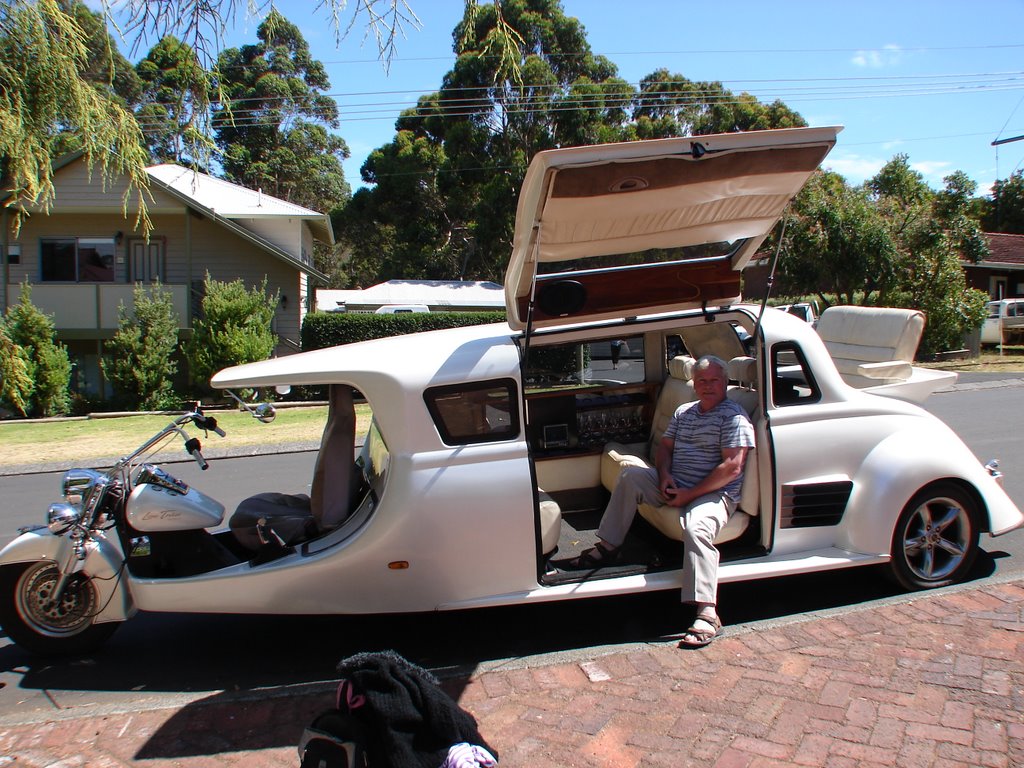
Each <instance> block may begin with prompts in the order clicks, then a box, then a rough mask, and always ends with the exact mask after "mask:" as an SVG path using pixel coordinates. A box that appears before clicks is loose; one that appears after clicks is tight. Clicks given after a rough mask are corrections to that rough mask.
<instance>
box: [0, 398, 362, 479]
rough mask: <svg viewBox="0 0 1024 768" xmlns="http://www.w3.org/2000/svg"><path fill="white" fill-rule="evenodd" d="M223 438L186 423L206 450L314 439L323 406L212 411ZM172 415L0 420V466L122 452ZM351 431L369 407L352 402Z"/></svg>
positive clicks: (171, 446) (173, 447)
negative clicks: (265, 417)
mask: <svg viewBox="0 0 1024 768" xmlns="http://www.w3.org/2000/svg"><path fill="white" fill-rule="evenodd" d="M211 414H212V415H213V416H215V417H216V419H217V424H218V426H219V427H220V428H221V429H223V430H224V431H225V432H227V437H223V438H222V437H218V436H217V435H215V434H213V433H210V435H209V436H207V437H204V436H203V433H202V431H200V430H196V429H195V427H193V426H191V425H190V426H189V427H186V431H188V432H189V434H191V435H196V436H198V437H199V439H200V440H202V442H203V449H204V452H205V453H212V451H213V450H214V449H217V448H237V447H243V446H248V445H283V444H288V443H301V442H318V441H319V440H320V435H321V433H322V432H323V429H324V423H325V421H326V419H327V407H326V406H310V407H302V408H279V409H278V411H277V418H276V419H274V421H273V423H271V424H261V423H260V422H258V421H256V420H255V419H254V418H252V417H251V416H250V415H249V414H247V413H240V412H238V411H214V412H211ZM172 418H173V416H171V415H168V416H148V415H146V416H122V417H115V418H92V419H54V420H52V421H41V422H40V421H37V422H31V423H26V422H19V421H0V466H5V465H6V466H9V465H12V464H33V463H36V462H50V461H54V462H67V463H68V464H69V465H70V464H71V463H73V462H74V461H76V460H79V459H90V458H97V457H114V456H122V455H124V454H126V453H128V452H130V451H132V450H134V449H135V448H136V447H137V446H138V445H140V444H141V443H142V442H143V441H145V440H146V439H147V438H149V437H152V436H153V435H155V434H156V433H157V432H159V431H160V430H161V429H162V428H163V427H164V426H166V425H167V423H168V422H170V421H171V420H172ZM356 418H357V422H356V431H357V433H358V434H365V432H366V430H367V429H368V428H369V424H370V408H369V406H367V405H358V406H356ZM167 450H168V451H169V452H170V453H172V454H180V455H184V449H183V447H182V443H181V440H180V439H178V438H173V439H172V440H171V441H170V442H169V443H168V444H167Z"/></svg>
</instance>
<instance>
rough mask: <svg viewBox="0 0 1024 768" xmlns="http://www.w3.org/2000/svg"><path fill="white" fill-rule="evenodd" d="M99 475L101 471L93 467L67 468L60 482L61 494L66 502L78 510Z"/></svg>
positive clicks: (91, 490) (101, 474)
mask: <svg viewBox="0 0 1024 768" xmlns="http://www.w3.org/2000/svg"><path fill="white" fill-rule="evenodd" d="M101 477H103V473H102V472H97V471H96V470H94V469H69V470H68V471H67V472H65V473H64V480H63V481H62V482H61V491H62V493H61V495H62V496H64V500H65V501H66V502H67V503H68V504H70V505H71V506H73V507H77V508H78V509H79V510H80V509H82V506H83V505H84V504H85V501H86V499H88V498H89V496H90V495H91V494H92V492H93V489H94V488H95V487H96V483H97V482H98V481H99V479H100V478H101Z"/></svg>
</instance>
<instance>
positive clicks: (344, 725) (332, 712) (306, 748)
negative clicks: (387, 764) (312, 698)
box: [299, 709, 370, 768]
mask: <svg viewBox="0 0 1024 768" xmlns="http://www.w3.org/2000/svg"><path fill="white" fill-rule="evenodd" d="M369 765H370V763H369V760H368V757H367V754H366V729H365V727H364V726H363V724H362V723H360V722H359V720H357V719H356V718H355V717H353V716H352V715H347V714H345V713H344V712H342V711H341V710H339V709H328V710H327V711H325V712H321V713H320V714H319V715H317V716H316V717H315V718H314V719H313V722H311V723H310V724H309V725H308V726H306V730H304V731H303V732H302V740H301V741H299V768H369Z"/></svg>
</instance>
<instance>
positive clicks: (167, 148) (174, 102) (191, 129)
mask: <svg viewBox="0 0 1024 768" xmlns="http://www.w3.org/2000/svg"><path fill="white" fill-rule="evenodd" d="M135 71H136V72H137V73H138V77H139V79H140V81H141V82H142V95H141V98H140V102H141V103H140V105H139V106H138V107H137V108H136V110H135V117H136V119H137V120H138V123H139V126H140V127H141V128H142V131H143V133H144V134H145V136H146V143H147V144H148V146H149V153H150V157H151V158H152V160H153V162H157V163H165V162H176V163H181V164H182V165H187V166H191V167H196V168H199V167H206V166H207V165H208V163H207V162H206V159H207V158H208V156H209V154H210V149H211V148H212V143H211V142H210V140H209V138H207V130H208V125H207V124H208V119H207V118H208V109H209V106H210V101H209V89H210V82H209V76H208V74H207V71H206V69H205V68H204V67H203V66H202V64H201V63H200V61H199V57H198V56H197V55H196V52H195V51H194V50H193V49H192V46H190V45H188V44H187V43H184V42H182V41H181V40H179V39H178V38H176V37H175V36H174V35H167V36H165V37H163V38H161V39H160V41H159V42H157V44H156V45H154V46H153V47H152V48H151V49H150V50H149V52H148V53H147V54H146V56H145V57H144V58H143V59H142V60H141V61H140V62H139V63H138V64H136V65H135Z"/></svg>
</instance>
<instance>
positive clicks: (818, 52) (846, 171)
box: [229, 0, 1024, 194]
mask: <svg viewBox="0 0 1024 768" xmlns="http://www.w3.org/2000/svg"><path fill="white" fill-rule="evenodd" d="M408 2H409V4H410V6H411V7H412V9H413V10H414V11H415V13H416V14H417V16H418V17H419V20H420V22H421V27H420V28H419V29H415V28H412V27H409V28H408V29H407V37H406V38H405V39H402V40H400V41H399V43H398V52H397V55H396V56H395V57H394V59H393V60H392V62H391V67H390V71H389V72H385V71H384V68H383V67H382V65H381V64H380V62H379V61H377V60H376V47H375V45H374V42H373V40H371V39H364V35H363V31H364V29H363V25H362V24H361V23H357V25H356V27H355V28H354V29H353V30H352V31H351V32H350V33H349V36H348V37H347V38H346V39H344V40H343V41H342V42H341V45H340V47H336V45H335V39H334V33H333V29H332V28H331V25H330V23H329V20H328V17H327V15H326V14H325V12H324V11H322V10H321V11H319V12H314V10H313V9H314V8H315V7H316V3H314V2H311V0H286V1H285V2H277V3H276V5H277V7H278V8H279V9H280V10H281V12H282V13H283V14H284V15H285V16H286V17H287V18H288V19H289V20H291V21H292V22H294V23H296V24H297V25H299V27H300V29H301V30H302V33H303V35H304V36H305V37H306V39H307V41H308V42H309V43H310V46H311V48H312V50H313V54H314V56H315V57H316V58H318V59H320V60H321V61H323V62H324V63H325V65H326V67H327V70H328V74H329V76H330V80H331V94H332V95H333V96H334V98H335V99H336V100H337V102H338V104H339V107H340V109H341V114H342V122H341V125H340V128H339V129H338V131H337V133H339V134H340V135H341V136H342V137H343V138H344V139H345V140H346V141H347V142H348V145H349V148H350V149H351V151H352V158H351V159H350V160H349V161H348V162H347V163H346V164H345V173H346V177H347V178H348V180H349V182H350V183H351V184H352V185H353V187H356V186H358V185H359V184H360V183H361V182H360V179H359V167H360V165H361V164H362V163H363V161H364V160H365V158H366V156H367V155H368V153H369V152H370V151H371V150H372V149H374V148H376V147H378V146H381V145H383V144H386V143H388V142H389V141H390V140H391V137H392V136H393V134H394V121H395V118H396V117H397V115H398V113H399V112H400V111H401V110H402V109H403V108H406V107H409V106H412V105H414V104H415V102H416V98H417V97H418V96H419V95H421V94H423V93H429V92H432V91H434V90H436V89H437V88H438V86H439V85H440V83H441V78H442V76H443V75H444V73H445V72H446V71H447V70H448V69H449V68H450V67H451V64H452V61H453V58H454V57H453V54H452V39H451V33H452V30H453V28H454V27H455V25H456V23H457V22H458V21H459V19H460V18H461V15H462V7H463V3H462V1H461V0H408ZM355 5H356V0H349V7H350V8H353V7H355ZM563 7H564V9H565V11H566V13H567V14H568V15H570V16H575V17H577V18H578V19H579V20H580V21H581V22H582V23H583V25H584V27H585V28H586V30H587V39H588V41H589V43H590V46H591V48H592V50H593V51H594V52H595V53H600V54H604V55H605V56H607V57H608V58H609V59H611V60H612V61H613V62H614V63H615V64H616V65H617V66H618V68H619V73H620V75H621V76H623V77H624V78H625V79H627V80H628V81H630V82H632V83H636V82H638V81H639V80H640V79H641V78H642V77H643V76H644V75H647V74H649V73H650V72H652V71H654V70H655V69H658V68H661V67H664V68H667V69H668V70H669V71H670V72H673V73H678V74H681V75H683V76H685V77H687V78H689V79H691V80H719V81H722V82H723V84H724V85H725V87H727V88H728V89H730V90H732V91H733V92H737V93H738V92H741V91H748V92H750V93H752V94H754V95H755V96H757V97H758V98H759V99H760V100H762V101H771V100H774V99H775V98H781V99H782V100H783V101H785V102H786V103H787V104H788V105H789V106H790V107H791V108H793V109H795V110H797V111H798V112H800V113H801V114H802V115H803V116H804V118H805V119H806V120H807V121H808V122H809V123H810V124H811V125H843V126H845V130H844V131H843V132H842V133H841V134H840V136H839V143H838V144H837V146H836V148H835V149H834V150H833V152H832V154H831V155H830V156H829V158H827V159H826V161H825V165H826V166H827V167H830V168H832V169H833V170H835V171H838V172H839V173H841V174H843V175H844V176H845V177H846V178H847V179H848V180H849V181H850V182H851V183H859V182H861V181H863V180H864V179H865V178H868V177H870V176H871V175H873V174H874V173H875V172H877V171H878V169H879V168H880V167H881V166H882V165H883V164H884V163H885V162H886V161H887V160H889V159H890V158H892V156H893V155H894V154H896V153H898V152H903V153H906V154H907V155H909V158H910V162H911V164H912V165H913V167H914V168H916V169H917V170H918V171H920V172H921V173H922V174H923V175H924V177H925V179H926V181H927V182H928V183H929V184H930V185H931V186H932V187H934V188H939V187H941V185H942V178H943V177H944V176H946V175H948V174H949V173H951V172H952V171H954V170H962V171H964V172H966V173H967V174H968V175H969V176H970V177H971V178H972V179H974V180H975V181H976V182H977V183H978V186H979V194H981V193H987V192H988V190H989V188H990V186H991V184H992V182H993V181H994V180H995V179H996V178H1006V177H1007V176H1009V175H1010V174H1011V173H1012V172H1013V171H1014V170H1016V169H1018V168H1020V167H1024V141H1020V142H1016V143H1008V144H1004V145H1002V146H1000V147H999V148H996V147H993V146H991V142H992V141H993V140H994V139H999V138H1011V137H1015V136H1020V135H1022V134H1024V2H1022V1H1021V0H995V1H993V2H979V3H973V4H967V3H964V2H962V0H961V2H951V1H949V0H931V1H930V2H918V1H917V0H889V2H876V0H859V1H858V2H839V3H837V2H814V3H812V2H804V1H803V0H794V1H793V2H785V1H782V0H777V1H776V2H764V1H763V0H761V1H760V2H747V1H746V0H733V2H729V3H717V4H698V3H687V2H683V1H682V0H633V1H632V2H623V0H563ZM349 18H350V15H348V16H346V17H345V19H344V21H347V20H348V19H349ZM257 25H258V20H252V19H248V20H247V19H244V18H243V17H242V16H239V18H238V19H237V20H236V24H235V26H234V29H233V31H232V34H231V37H230V39H229V42H230V43H231V44H241V43H247V42H254V41H255V30H256V26H257Z"/></svg>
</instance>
